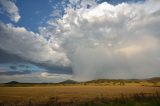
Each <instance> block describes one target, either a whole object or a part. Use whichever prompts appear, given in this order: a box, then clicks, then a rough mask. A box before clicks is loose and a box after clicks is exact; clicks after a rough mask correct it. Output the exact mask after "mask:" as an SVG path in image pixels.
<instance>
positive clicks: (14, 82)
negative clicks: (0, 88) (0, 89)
mask: <svg viewBox="0 0 160 106" xmlns="http://www.w3.org/2000/svg"><path fill="white" fill-rule="evenodd" d="M6 84H20V82H17V81H10V82H7V83H6Z"/></svg>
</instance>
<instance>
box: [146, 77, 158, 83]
mask: <svg viewBox="0 0 160 106" xmlns="http://www.w3.org/2000/svg"><path fill="white" fill-rule="evenodd" d="M146 80H147V81H149V82H160V77H153V78H148V79H146Z"/></svg>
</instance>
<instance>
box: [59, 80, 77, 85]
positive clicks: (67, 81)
mask: <svg viewBox="0 0 160 106" xmlns="http://www.w3.org/2000/svg"><path fill="white" fill-rule="evenodd" d="M77 83H78V82H77V81H74V80H66V81H63V82H59V84H77Z"/></svg>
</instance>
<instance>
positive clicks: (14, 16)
mask: <svg viewBox="0 0 160 106" xmlns="http://www.w3.org/2000/svg"><path fill="white" fill-rule="evenodd" d="M0 5H2V9H3V10H4V11H5V12H7V13H8V16H9V17H10V19H11V20H12V21H14V22H18V21H19V20H20V18H21V16H20V14H19V10H18V7H17V6H16V5H15V3H14V2H13V1H11V0H0Z"/></svg>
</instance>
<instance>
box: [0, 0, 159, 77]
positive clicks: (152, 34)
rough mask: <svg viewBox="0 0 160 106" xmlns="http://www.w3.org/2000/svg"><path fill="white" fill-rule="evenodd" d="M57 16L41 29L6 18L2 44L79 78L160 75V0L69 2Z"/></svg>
mask: <svg viewBox="0 0 160 106" xmlns="http://www.w3.org/2000/svg"><path fill="white" fill-rule="evenodd" d="M83 4H85V3H83ZM91 4H92V3H91ZM93 4H94V3H93ZM53 20H54V21H53V22H55V23H54V24H52V25H53V26H52V25H49V27H41V28H40V34H35V33H33V32H29V31H27V30H26V29H24V28H19V27H14V26H12V25H4V24H2V23H1V24H0V27H1V28H0V29H1V30H0V33H1V35H0V36H1V39H0V48H1V49H3V50H5V51H8V52H11V53H13V54H16V55H19V56H21V57H23V58H26V59H28V60H32V61H34V62H37V63H45V64H51V65H54V64H58V65H63V66H70V67H72V69H73V78H75V79H77V80H82V79H83V80H90V79H95V78H144V77H152V76H159V75H160V73H159V69H160V65H159V63H160V47H159V46H158V45H159V44H160V37H159V35H160V30H159V28H160V2H159V1H158V0H157V1H156V0H153V1H152V0H149V1H146V2H144V3H130V4H128V3H121V4H118V5H111V4H108V3H107V2H104V3H101V4H96V5H95V4H94V6H93V7H90V8H88V7H87V6H84V5H83V6H82V5H81V6H79V7H78V8H77V9H75V8H72V7H67V8H66V9H65V14H64V16H63V17H62V18H60V19H57V20H56V21H55V19H53ZM51 21H52V20H50V22H51ZM55 27H56V28H55ZM44 75H45V74H44Z"/></svg>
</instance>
